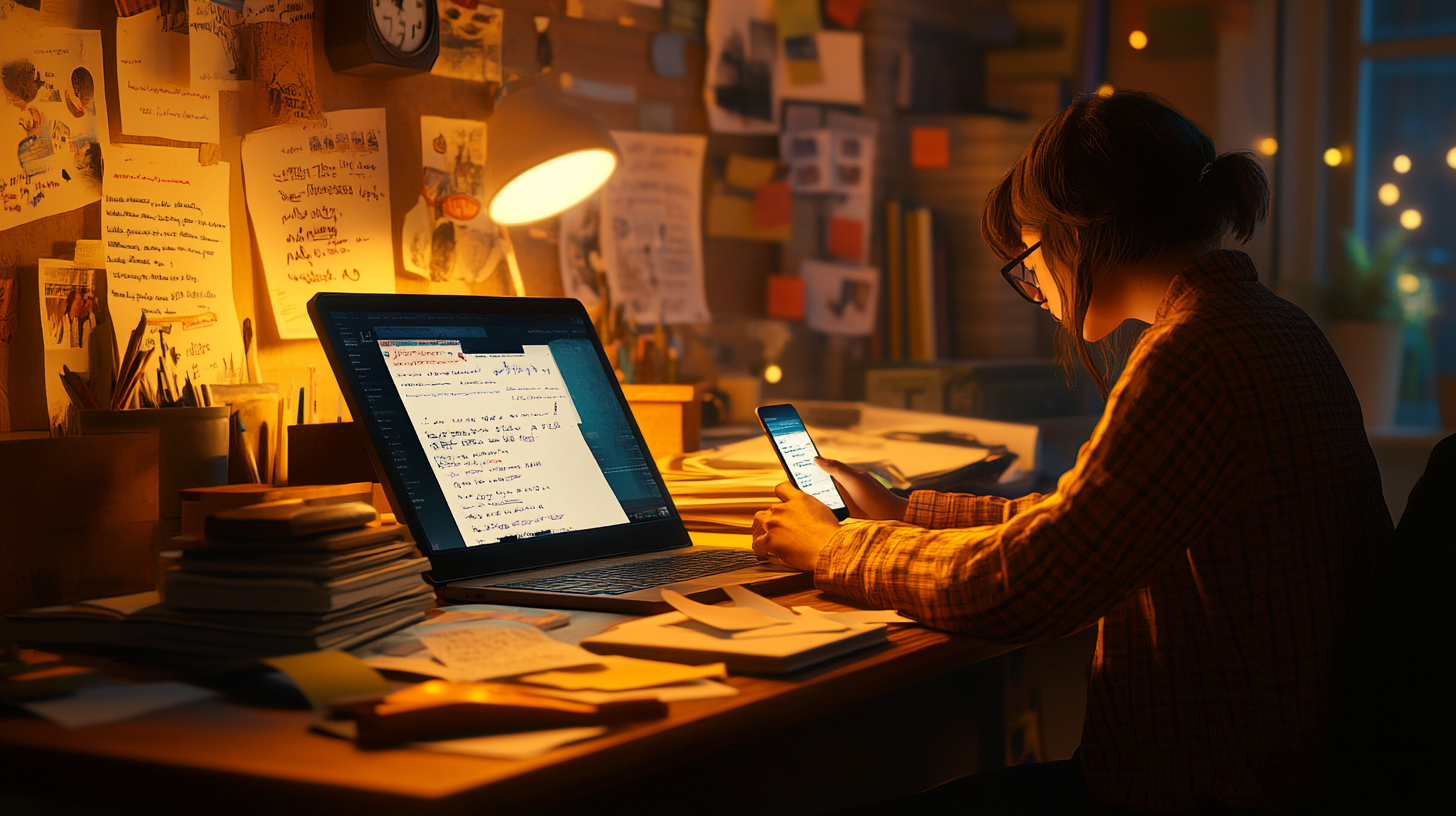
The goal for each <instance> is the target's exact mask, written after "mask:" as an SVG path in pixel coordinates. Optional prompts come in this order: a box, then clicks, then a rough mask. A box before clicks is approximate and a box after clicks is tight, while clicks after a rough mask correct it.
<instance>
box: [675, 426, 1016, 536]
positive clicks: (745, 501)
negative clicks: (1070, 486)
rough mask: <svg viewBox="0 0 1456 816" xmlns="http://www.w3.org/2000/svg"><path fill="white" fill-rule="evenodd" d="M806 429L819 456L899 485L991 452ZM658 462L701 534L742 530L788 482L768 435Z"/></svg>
mask: <svg viewBox="0 0 1456 816" xmlns="http://www.w3.org/2000/svg"><path fill="white" fill-rule="evenodd" d="M809 432H810V434H811V435H812V436H813V437H814V442H815V444H816V445H817V446H818V448H819V453H820V455H822V456H824V457H826V458H829V459H837V460H839V461H841V462H844V463H845V464H847V465H851V466H853V467H856V468H859V469H861V470H867V471H869V472H871V473H874V474H876V475H878V476H879V477H880V478H881V479H882V480H883V481H885V482H886V483H887V484H889V485H890V486H892V487H897V488H908V487H911V486H912V485H913V484H914V483H916V482H918V481H920V480H922V479H928V478H933V477H935V476H937V475H939V474H942V473H947V472H952V471H955V470H958V469H960V468H963V467H966V466H967V465H972V464H975V463H976V462H980V461H983V460H984V459H986V457H987V455H988V453H989V451H988V450H987V449H986V448H981V447H967V446H965V445H944V444H937V443H933V442H922V441H914V440H904V439H895V438H891V435H893V434H895V433H896V431H894V430H889V431H880V432H876V433H858V432H854V431H846V430H841V429H828V428H814V427H811V428H810V429H809ZM657 464H658V469H659V470H661V472H662V478H663V480H664V481H665V482H666V483H667V491H668V493H670V494H672V501H673V504H675V505H677V509H678V514H679V515H681V516H682V519H683V524H685V525H686V526H687V528H688V529H689V530H697V531H700V532H710V533H727V532H744V531H746V530H748V529H749V528H751V527H752V526H753V514H754V513H757V512H758V511H760V510H762V509H764V508H765V507H768V506H769V505H772V504H777V503H778V501H779V499H778V497H777V496H775V495H774V487H776V486H777V485H778V484H779V483H780V482H783V481H785V480H786V479H787V478H788V476H787V475H786V474H785V473H784V470H783V468H782V467H781V466H780V465H779V460H778V457H777V456H776V455H775V454H774V451H773V448H772V446H771V444H770V443H769V441H768V437H766V436H759V437H755V438H753V439H745V440H744V441H742V442H735V443H733V444H731V445H724V446H722V447H718V448H711V449H709V450H703V451H697V452H695V453H689V454H684V455H682V456H676V457H671V458H666V459H661V460H659V461H658V463H657Z"/></svg>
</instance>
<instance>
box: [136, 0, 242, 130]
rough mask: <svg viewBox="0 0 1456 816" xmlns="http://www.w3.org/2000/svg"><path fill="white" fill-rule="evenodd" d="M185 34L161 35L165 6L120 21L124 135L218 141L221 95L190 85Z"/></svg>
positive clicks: (214, 91) (162, 32)
mask: <svg viewBox="0 0 1456 816" xmlns="http://www.w3.org/2000/svg"><path fill="white" fill-rule="evenodd" d="M189 51H190V49H189V48H188V37H187V33H186V31H185V30H184V31H182V32H181V33H168V32H164V31H162V15H161V8H160V7H158V8H155V9H152V10H150V11H144V12H142V13H141V14H137V15H133V16H131V17H122V18H119V19H118V20H117V21H116V82H117V87H118V88H119V93H120V102H121V132H122V133H126V134H129V135H131V136H160V137H162V138H164V139H173V140H176V141H179V142H207V143H211V144H215V143H217V142H218V141H219V140H220V136H219V130H218V112H217V91H216V90H212V89H209V88H206V87H192V85H191V75H192V66H191V58H190V56H189Z"/></svg>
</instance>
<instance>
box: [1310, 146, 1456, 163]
mask: <svg viewBox="0 0 1456 816" xmlns="http://www.w3.org/2000/svg"><path fill="white" fill-rule="evenodd" d="M1452 152H1453V153H1456V149H1453V150H1452ZM1344 160H1345V154H1343V153H1341V152H1340V149H1339V148H1338V147H1332V148H1330V149H1328V150H1326V151H1325V164H1328V165H1329V166H1331V167H1339V166H1340V163H1341V162H1343V161H1344Z"/></svg>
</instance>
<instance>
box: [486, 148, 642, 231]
mask: <svg viewBox="0 0 1456 816" xmlns="http://www.w3.org/2000/svg"><path fill="white" fill-rule="evenodd" d="M616 167H617V157H616V156H613V155H612V153H611V151H609V150H598V149H592V150H578V151H576V152H574V153H567V154H566V155H564V156H557V157H556V158H554V159H551V160H549V161H545V162H542V163H541V164H538V165H536V166H535V167H532V168H531V169H530V170H527V171H526V172H524V173H522V174H520V175H519V176H516V177H515V178H514V179H512V180H511V181H510V183H508V184H506V186H505V187H502V188H501V191H500V192H499V193H496V196H495V198H494V199H493V200H492V201H491V203H490V218H491V220H492V221H494V222H496V223H497V224H507V225H509V224H529V223H530V222H532V221H540V220H541V219H542V218H547V217H550V216H553V215H555V214H557V213H559V212H561V211H563V210H566V209H570V208H571V207H572V206H573V205H575V204H576V203H577V202H579V201H581V200H582V199H584V198H586V197H587V196H589V195H591V194H592V193H594V192H596V190H597V188H598V187H601V186H602V184H603V183H605V182H606V180H607V177H608V176H610V175H612V171H613V170H615V169H616Z"/></svg>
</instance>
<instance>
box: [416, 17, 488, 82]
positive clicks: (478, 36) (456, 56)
mask: <svg viewBox="0 0 1456 816" xmlns="http://www.w3.org/2000/svg"><path fill="white" fill-rule="evenodd" d="M438 11H439V13H440V56H438V57H436V58H435V65H434V67H432V68H431V69H430V73H432V74H434V75H435V76H445V77H452V78H454V79H468V80H470V81H471V82H500V81H501V23H502V21H503V19H504V17H503V15H502V13H501V10H500V9H498V8H496V7H494V6H487V5H485V4H484V3H479V2H476V0H439V4H438Z"/></svg>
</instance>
